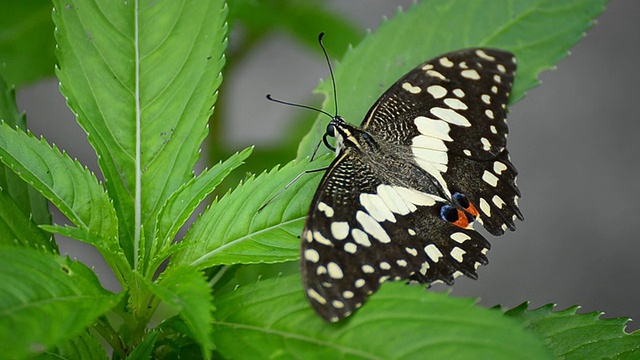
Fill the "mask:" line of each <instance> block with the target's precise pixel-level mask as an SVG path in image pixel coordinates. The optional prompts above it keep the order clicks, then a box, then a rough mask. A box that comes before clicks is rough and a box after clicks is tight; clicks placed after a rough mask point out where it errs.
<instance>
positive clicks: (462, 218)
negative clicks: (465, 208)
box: [452, 205, 477, 229]
mask: <svg viewBox="0 0 640 360" xmlns="http://www.w3.org/2000/svg"><path fill="white" fill-rule="evenodd" d="M472 206H473V205H472ZM474 209H475V208H474ZM476 211H477V210H476ZM452 224H453V225H455V226H457V227H459V228H463V229H466V228H468V227H469V220H467V215H465V213H463V212H462V210H458V220H456V221H454V222H452Z"/></svg>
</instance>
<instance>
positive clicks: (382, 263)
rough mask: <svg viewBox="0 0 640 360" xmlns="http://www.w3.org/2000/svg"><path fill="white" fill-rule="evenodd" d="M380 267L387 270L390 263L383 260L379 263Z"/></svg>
mask: <svg viewBox="0 0 640 360" xmlns="http://www.w3.org/2000/svg"><path fill="white" fill-rule="evenodd" d="M380 269H382V270H389V269H391V265H390V264H389V263H388V262H386V261H383V262H381V263H380Z"/></svg>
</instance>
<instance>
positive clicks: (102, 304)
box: [0, 247, 120, 359]
mask: <svg viewBox="0 0 640 360" xmlns="http://www.w3.org/2000/svg"><path fill="white" fill-rule="evenodd" d="M0 250H1V251H0V319H1V321H0V348H1V349H2V356H3V357H6V358H8V359H11V358H19V357H22V356H24V355H27V354H29V353H37V352H40V351H43V350H45V349H46V348H48V347H50V346H53V345H57V344H60V343H62V342H64V341H66V340H69V339H72V338H74V337H75V336H77V335H79V334H80V333H81V332H82V331H83V329H85V327H87V326H89V325H91V324H92V323H93V322H95V321H96V319H97V318H98V317H99V316H101V315H103V314H104V313H105V312H106V311H108V310H109V309H111V308H112V307H113V306H115V305H116V303H117V302H118V299H119V298H120V295H116V294H112V293H110V292H108V291H106V290H104V289H103V288H102V286H100V282H99V281H98V278H97V277H96V276H95V274H94V273H93V272H92V271H91V269H89V268H88V267H86V266H85V265H83V264H81V263H78V262H75V261H71V260H69V259H68V258H64V257H61V256H58V255H53V254H46V253H42V252H37V251H34V250H30V249H24V248H13V247H9V248H7V247H4V248H2V249H0Z"/></svg>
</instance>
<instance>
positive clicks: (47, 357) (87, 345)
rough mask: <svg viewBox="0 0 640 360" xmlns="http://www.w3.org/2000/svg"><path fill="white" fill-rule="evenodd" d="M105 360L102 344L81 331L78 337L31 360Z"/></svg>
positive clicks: (88, 333) (89, 334)
mask: <svg viewBox="0 0 640 360" xmlns="http://www.w3.org/2000/svg"><path fill="white" fill-rule="evenodd" d="M67 359H68V360H76V359H82V360H107V359H108V358H107V353H106V351H105V349H104V348H103V347H102V344H100V342H99V341H98V339H96V338H95V337H93V336H92V335H91V333H90V332H89V331H83V332H82V333H81V334H80V335H79V336H76V337H75V338H73V339H71V340H69V341H66V342H64V343H62V344H60V345H58V346H56V347H55V348H53V349H49V350H47V351H45V352H43V353H42V354H40V355H38V356H35V357H34V358H33V360H67Z"/></svg>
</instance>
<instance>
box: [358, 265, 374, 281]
mask: <svg viewBox="0 0 640 360" xmlns="http://www.w3.org/2000/svg"><path fill="white" fill-rule="evenodd" d="M375 271H376V269H374V268H373V266H371V265H362V272H363V273H365V274H373V273H374V272H375ZM356 282H357V281H356Z"/></svg>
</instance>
